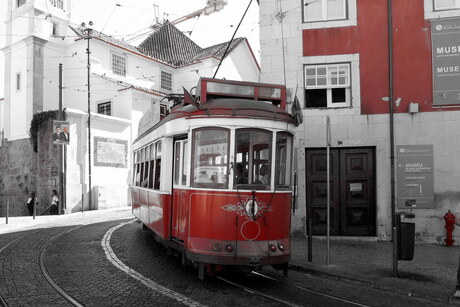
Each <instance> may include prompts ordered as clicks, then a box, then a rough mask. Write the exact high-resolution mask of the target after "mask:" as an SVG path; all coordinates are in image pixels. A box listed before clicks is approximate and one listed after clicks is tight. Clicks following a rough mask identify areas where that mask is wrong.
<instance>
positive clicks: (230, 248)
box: [225, 244, 235, 253]
mask: <svg viewBox="0 0 460 307" xmlns="http://www.w3.org/2000/svg"><path fill="white" fill-rule="evenodd" d="M225 250H226V251H227V252H229V253H230V252H233V251H234V250H235V247H234V246H233V245H232V244H227V245H226V246H225Z"/></svg>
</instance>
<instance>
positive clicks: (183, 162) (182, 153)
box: [171, 139, 189, 241]
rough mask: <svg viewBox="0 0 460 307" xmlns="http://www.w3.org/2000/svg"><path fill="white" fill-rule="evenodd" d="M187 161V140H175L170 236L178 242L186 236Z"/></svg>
mask: <svg viewBox="0 0 460 307" xmlns="http://www.w3.org/2000/svg"><path fill="white" fill-rule="evenodd" d="M188 161H189V160H188V140H184V139H182V140H175V141H174V167H173V172H174V173H173V201H172V209H171V210H172V212H171V236H172V237H174V238H175V239H177V240H179V241H183V240H184V239H185V237H186V235H187V234H186V225H187V217H188V206H187V204H188V194H187V190H186V189H185V186H186V184H187V169H188V168H189V163H188Z"/></svg>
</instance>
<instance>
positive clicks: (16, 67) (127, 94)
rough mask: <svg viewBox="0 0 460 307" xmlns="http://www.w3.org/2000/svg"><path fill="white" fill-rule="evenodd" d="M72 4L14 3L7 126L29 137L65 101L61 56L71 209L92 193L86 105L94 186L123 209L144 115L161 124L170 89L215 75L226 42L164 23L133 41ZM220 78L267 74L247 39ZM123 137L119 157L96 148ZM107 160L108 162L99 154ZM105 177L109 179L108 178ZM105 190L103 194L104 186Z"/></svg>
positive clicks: (46, 0)
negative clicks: (74, 14) (88, 22)
mask: <svg viewBox="0 0 460 307" xmlns="http://www.w3.org/2000/svg"><path fill="white" fill-rule="evenodd" d="M71 9H72V3H71V0H9V1H8V11H7V15H8V17H7V20H6V41H5V45H4V46H3V47H2V49H1V50H2V51H3V53H4V55H5V74H4V80H5V97H4V100H3V101H0V128H2V129H3V131H4V135H3V138H4V139H5V141H7V142H6V143H5V142H4V144H9V143H10V142H14V141H19V142H28V138H29V127H30V123H31V120H32V118H33V116H34V114H36V113H37V112H42V111H47V110H57V109H58V107H59V64H60V63H61V64H62V67H63V75H62V86H63V91H62V93H63V96H62V98H63V99H62V106H63V108H64V109H65V110H66V116H67V118H66V120H68V121H70V134H71V138H70V140H71V141H70V146H68V148H67V151H66V156H65V159H66V161H67V178H66V182H67V191H66V192H67V193H66V194H67V195H68V197H67V199H68V202H67V208H68V210H74V209H72V208H76V207H77V204H78V201H81V198H82V197H81V195H82V194H85V193H86V192H87V190H88V189H87V185H88V171H89V168H88V158H87V157H88V152H87V150H88V148H87V145H88V141H87V135H88V131H87V130H88V129H87V111H88V107H89V108H90V110H91V114H92V115H91V127H92V128H94V131H93V129H91V130H92V131H91V143H92V146H93V147H92V150H91V151H92V153H91V157H92V162H91V164H92V165H91V166H92V168H93V169H92V172H93V174H92V178H93V181H92V182H91V185H92V186H93V187H99V188H100V189H103V190H105V191H107V192H106V195H111V198H112V202H108V201H105V203H107V205H106V206H107V207H110V206H120V205H122V204H126V200H127V191H128V189H127V188H128V183H129V181H130V178H129V173H130V172H129V168H130V155H129V152H130V150H129V149H130V144H131V142H132V140H133V139H134V138H135V137H136V136H137V133H138V128H139V127H138V125H139V120H140V118H141V117H143V116H144V115H145V114H146V113H148V115H149V116H150V117H151V119H152V121H158V120H159V119H160V116H161V115H164V113H165V112H166V110H167V100H163V98H164V97H165V96H167V95H168V94H170V93H182V86H184V87H185V88H187V89H189V90H190V89H191V88H192V87H194V86H196V84H197V81H198V79H199V77H212V76H213V74H214V72H215V71H216V68H217V66H218V64H219V61H220V59H221V58H222V56H223V53H224V50H225V48H226V44H225V43H224V44H219V45H215V46H211V47H207V48H201V47H199V46H198V45H196V44H195V43H194V42H193V41H191V40H190V39H189V38H188V37H186V36H185V35H184V34H183V33H182V32H180V31H179V30H178V29H177V28H175V27H174V26H173V25H172V24H171V23H169V22H167V21H166V22H165V23H164V24H163V26H162V27H160V28H159V29H158V30H157V31H155V32H154V33H153V34H152V35H150V36H149V37H148V38H147V39H146V40H145V41H144V42H143V43H142V44H141V45H140V46H139V47H135V46H132V45H129V44H127V43H124V42H122V41H120V40H117V39H114V38H112V37H110V36H107V35H105V34H103V33H99V32H97V31H96V30H92V29H90V28H86V27H82V26H78V25H75V24H72V22H71V21H70V17H71ZM18 33H24V35H17V34H18ZM88 46H89V48H88ZM87 48H88V50H89V51H90V54H89V61H90V72H89V78H90V95H88V86H87V83H88V82H87V78H88V69H87V67H88V66H87V63H88V54H87ZM216 77H217V78H224V77H225V78H226V79H235V80H247V81H259V66H258V63H257V61H256V59H255V57H254V55H253V54H252V51H251V48H250V46H249V44H248V41H247V40H246V39H244V38H238V39H235V40H234V41H233V42H232V44H231V46H230V48H229V51H228V54H227V56H226V57H225V58H224V60H223V62H222V65H221V67H220V69H219V72H218V74H217V76H216ZM149 109H151V110H150V112H147V111H148V110H149ZM50 132H51V131H50ZM95 138H96V139H95ZM25 140H26V141H25ZM98 142H99V143H98ZM110 143H112V144H118V145H113V146H112V145H110ZM120 144H123V145H120ZM124 144H126V146H127V147H126V152H124V154H125V156H124V157H122V158H120V157H118V158H114V159H115V160H113V161H110V159H111V157H109V156H107V155H105V156H104V155H101V152H100V151H99V152H98V153H96V152H95V150H96V149H97V148H99V149H101V148H104V149H105V150H109V151H110V150H114V151H115V152H116V151H117V150H119V149H120V146H125V145H124ZM4 146H5V145H4ZM98 146H99V147H98ZM101 146H102V147H101ZM117 146H118V147H117ZM10 147H11V146H10ZM4 150H5V149H4ZM119 153H120V152H119ZM10 154H13V155H14V154H15V153H10ZM98 155H99V156H98ZM19 157H20V155H19V156H17V158H19ZM101 158H104V159H108V160H107V161H105V162H104V161H99V160H100V159H101ZM19 159H20V158H19ZM28 159H29V160H30V159H31V158H30V157H28V156H27V155H26V156H25V157H24V160H28ZM98 159H99V160H98ZM120 161H123V163H122V165H123V166H122V169H123V171H120V169H119V167H120V163H119V162H120ZM94 163H96V164H94ZM97 163H99V164H97ZM104 163H105V164H104ZM117 165H118V166H117ZM28 168H29V169H34V167H33V166H30V167H28ZM21 175H22V176H24V178H26V176H28V174H26V173H23V174H21ZM24 178H23V179H24ZM27 178H28V177H27ZM107 178H111V179H110V182H108V181H107ZM114 178H116V180H115V179H114ZM7 179H8V178H5V181H7ZM38 182H40V180H37V183H38ZM41 184H45V183H41ZM56 184H57V181H56V180H54V181H53V180H51V179H50V181H49V182H47V183H46V185H47V186H48V187H49V189H52V188H53V187H54V186H55V185H56ZM13 190H14V191H13ZM31 190H39V187H37V186H34V185H33V184H30V185H29V187H28V189H22V190H21V191H22V192H18V191H16V190H15V189H9V188H8V187H5V188H4V190H3V191H2V190H0V195H1V194H4V195H12V194H13V195H16V194H21V193H23V194H28V193H29V192H30V191H31ZM44 190H47V189H44ZM113 193H115V194H113ZM99 194H100V197H104V193H99ZM115 199H117V201H115ZM99 200H100V201H99V204H95V203H94V202H93V204H92V205H91V208H96V207H101V206H102V205H101V204H103V203H104V200H101V199H99ZM115 202H116V203H115ZM109 203H110V204H109ZM85 206H86V205H85ZM24 212H25V211H24Z"/></svg>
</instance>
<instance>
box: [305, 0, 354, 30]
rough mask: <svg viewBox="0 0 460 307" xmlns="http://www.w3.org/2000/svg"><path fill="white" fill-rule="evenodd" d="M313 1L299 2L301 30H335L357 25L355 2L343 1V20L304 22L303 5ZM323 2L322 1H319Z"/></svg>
mask: <svg viewBox="0 0 460 307" xmlns="http://www.w3.org/2000/svg"><path fill="white" fill-rule="evenodd" d="M311 1H314V0H301V2H300V4H301V7H302V9H301V14H302V16H301V19H302V29H303V30H308V29H322V28H336V27H350V26H357V25H358V18H357V6H356V0H344V1H345V14H346V15H345V18H344V19H333V20H316V21H313V20H312V21H306V20H305V9H306V7H305V6H304V3H306V2H311ZM320 1H323V0H320Z"/></svg>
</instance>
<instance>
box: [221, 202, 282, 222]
mask: <svg viewBox="0 0 460 307" xmlns="http://www.w3.org/2000/svg"><path fill="white" fill-rule="evenodd" d="M221 208H222V209H224V210H225V211H227V212H236V213H237V214H238V215H239V216H242V217H245V218H246V219H247V220H254V221H255V220H257V219H258V218H259V217H261V216H263V215H264V214H265V212H272V211H273V209H272V207H271V206H270V205H267V204H266V203H264V202H263V201H260V200H258V199H257V197H251V196H250V197H247V198H246V199H245V200H242V201H239V202H238V203H237V204H236V205H233V204H227V205H224V206H222V207H221Z"/></svg>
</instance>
